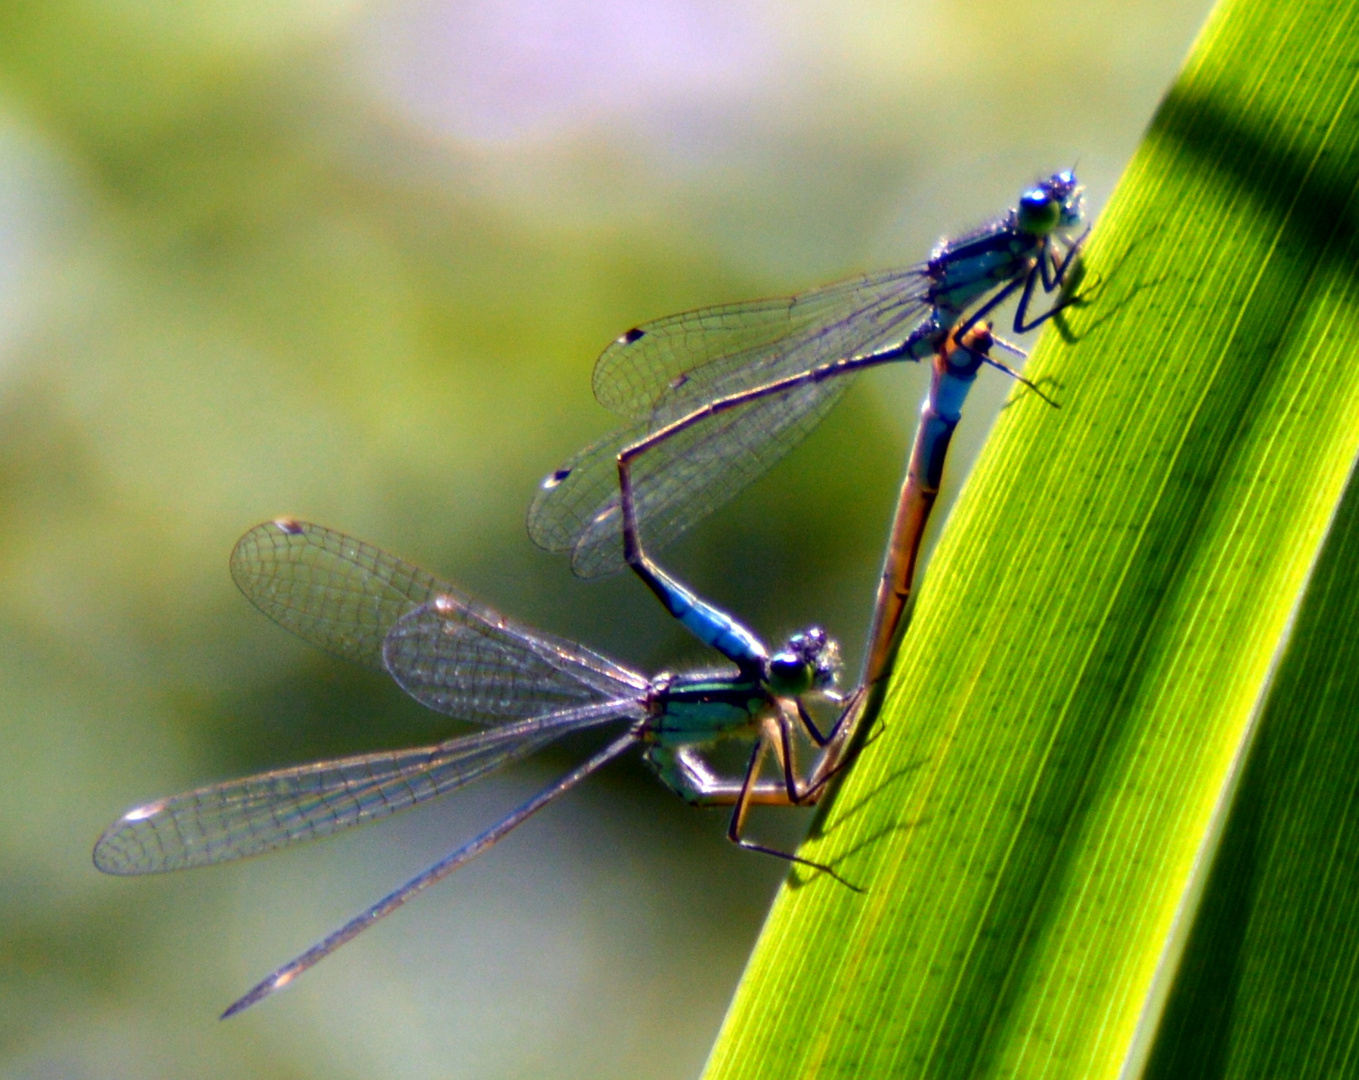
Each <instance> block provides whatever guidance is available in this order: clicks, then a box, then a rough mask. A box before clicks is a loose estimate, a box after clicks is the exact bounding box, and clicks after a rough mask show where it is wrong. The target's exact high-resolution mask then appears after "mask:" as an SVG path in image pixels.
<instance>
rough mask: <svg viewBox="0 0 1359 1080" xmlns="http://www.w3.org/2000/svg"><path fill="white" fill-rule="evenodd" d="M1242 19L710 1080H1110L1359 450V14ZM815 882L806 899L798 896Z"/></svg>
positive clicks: (1196, 875)
mask: <svg viewBox="0 0 1359 1080" xmlns="http://www.w3.org/2000/svg"><path fill="white" fill-rule="evenodd" d="M1279 10H1280V9H1279V8H1278V7H1273V8H1271V9H1269V11H1262V10H1253V9H1252V8H1251V7H1250V5H1247V4H1244V3H1237V4H1229V5H1225V6H1224V7H1223V8H1222V9H1221V10H1220V11H1219V12H1218V13H1217V14H1216V15H1215V17H1214V19H1213V21H1212V22H1211V23H1210V25H1209V27H1208V29H1207V30H1206V31H1205V33H1204V35H1203V37H1202V39H1201V41H1200V43H1199V45H1198V46H1197V48H1196V50H1195V55H1194V57H1192V58H1191V61H1190V63H1189V65H1188V67H1187V69H1186V72H1185V75H1184V77H1183V78H1182V80H1181V82H1180V83H1179V84H1178V85H1177V87H1176V88H1175V90H1174V91H1173V92H1172V94H1171V95H1170V97H1169V98H1168V100H1167V102H1166V104H1165V106H1164V107H1163V109H1162V110H1161V112H1160V113H1159V114H1158V117H1157V120H1156V121H1155V123H1154V124H1153V127H1152V130H1151V132H1150V133H1149V135H1148V138H1147V140H1146V142H1145V143H1144V146H1143V147H1142V149H1141V151H1140V152H1139V154H1138V156H1137V158H1136V160H1135V161H1134V162H1133V164H1132V166H1131V167H1130V169H1129V172H1128V175H1127V177H1126V178H1125V181H1124V183H1123V185H1122V186H1121V187H1120V190H1119V192H1118V194H1117V195H1116V197H1115V199H1114V200H1113V202H1112V204H1111V205H1110V207H1109V209H1108V211H1107V212H1106V214H1105V216H1104V219H1103V220H1102V221H1101V222H1100V227H1099V230H1098V233H1097V235H1096V236H1095V237H1094V238H1093V240H1092V243H1091V244H1090V247H1089V251H1088V254H1087V266H1088V268H1089V270H1090V271H1091V273H1090V276H1089V278H1088V280H1093V281H1096V282H1098V284H1097V285H1096V287H1095V288H1096V290H1097V291H1096V294H1095V297H1094V299H1093V301H1092V302H1091V303H1090V304H1088V305H1087V306H1086V307H1085V308H1084V309H1083V310H1081V311H1079V312H1076V313H1075V314H1073V315H1072V317H1071V318H1070V320H1069V329H1068V336H1069V337H1070V338H1071V340H1070V341H1068V342H1064V341H1062V340H1061V339H1060V338H1059V336H1058V335H1055V334H1051V333H1050V334H1049V335H1047V336H1046V337H1045V339H1044V341H1043V343H1042V346H1041V347H1040V350H1039V352H1038V354H1037V355H1036V356H1035V359H1034V364H1033V367H1032V369H1031V374H1033V375H1035V376H1037V377H1039V378H1042V379H1044V380H1046V381H1045V384H1044V385H1045V389H1047V388H1049V387H1051V388H1053V389H1054V392H1055V393H1056V395H1057V397H1058V398H1059V400H1060V401H1061V404H1062V408H1061V409H1060V410H1049V409H1046V408H1044V407H1042V406H1041V404H1040V403H1038V402H1037V401H1036V400H1035V399H1033V398H1032V397H1030V398H1027V399H1026V398H1024V396H1023V395H1019V396H1018V397H1017V399H1016V400H1015V401H1014V402H1012V404H1011V406H1010V407H1009V408H1007V410H1006V412H1005V414H1004V415H1003V416H1002V418H1001V421H1000V423H999V424H998V427H997V431H996V434H995V437H994V438H993V440H992V442H991V444H989V446H988V449H987V452H986V453H985V455H984V456H983V460H982V461H981V463H979V466H978V469H977V472H976V474H975V475H974V477H973V478H972V479H971V480H970V481H969V484H968V487H967V490H966V492H965V493H964V495H963V497H962V498H961V499H960V501H959V504H958V507H957V509H956V510H955V514H954V521H953V522H952V523H951V525H950V528H949V531H948V534H947V536H946V537H945V539H944V540H943V541H942V542H941V545H940V548H939V551H938V553H937V555H936V557H935V560H934V563H933V564H932V566H931V568H930V575H929V580H928V581H927V582H926V583H925V586H924V588H923V590H922V594H921V603H920V607H919V610H918V612H917V617H916V621H915V624H914V625H913V627H912V630H911V632H910V634H909V635H908V638H907V640H906V642H905V643H904V646H903V650H902V654H901V657H900V658H899V663H898V666H897V670H896V673H895V681H894V684H893V687H892V690H891V692H890V693H889V696H888V698H887V701H886V703H885V705H884V708H883V715H882V719H883V721H884V722H885V731H884V733H883V734H882V737H881V738H880V739H879V740H878V741H877V742H875V743H874V744H873V745H871V746H870V747H869V748H868V749H867V750H866V752H865V753H864V754H863V756H862V759H861V760H860V761H859V762H858V763H857V764H856V766H855V768H854V770H853V772H852V773H851V775H850V776H849V777H848V778H847V779H846V782H845V785H844V787H843V789H842V790H841V791H840V792H839V793H838V795H837V798H836V799H835V801H834V803H833V805H832V806H831V807H830V808H829V809H828V812H827V814H826V818H825V821H824V825H823V828H822V830H821V835H820V836H819V837H818V838H817V839H816V840H814V842H813V843H812V844H811V845H810V846H809V850H808V854H809V856H810V857H812V858H815V859H818V860H821V861H830V862H831V863H833V864H834V865H835V866H836V868H837V870H839V871H840V872H841V873H843V874H845V875H846V876H847V877H849V878H850V879H851V880H854V881H856V882H857V883H859V884H862V885H864V886H865V887H866V888H867V893H866V894H865V895H864V896H854V895H845V893H846V892H847V891H846V890H837V889H836V888H835V886H834V884H833V883H831V882H828V881H826V880H818V879H812V878H809V879H807V880H805V881H803V880H795V881H794V882H793V883H792V884H791V885H790V886H789V887H788V888H787V889H786V890H785V891H784V893H783V895H782V896H781V897H780V899H779V902H778V904H777V906H776V908H775V910H774V912H773V913H772V915H771V918H770V922H769V925H768V926H767V928H766V933H765V936H764V938H763V939H762V940H761V943H760V946H759V948H758V949H757V952H756V954H755V956H754V957H753V958H752V961H751V966H750V969H749V970H748V972H747V976H746V979H745V981H744V982H743V984H742V988H741V990H740V992H739V993H738V997H737V999H736V1001H735V1003H734V1004H733V1008H732V1012H731V1014H730V1015H729V1017H728V1021H727V1025H726V1027H725V1029H724V1032H723V1035H722V1037H721V1038H720V1040H719V1042H718V1045H717V1047H716V1048H715V1050H714V1054H713V1058H712V1060H711V1062H710V1065H709V1072H708V1075H709V1076H713V1077H720V1076H749V1075H761V1076H789V1077H794V1076H798V1077H811V1076H850V1075H875V1076H876V1075H896V1074H906V1075H913V1076H932V1077H933V1076H939V1077H945V1076H950V1077H951V1076H958V1077H980V1076H991V1075H995V1076H1014V1075H1019V1076H1025V1077H1030V1076H1042V1077H1066V1076H1071V1077H1076V1076H1081V1077H1084V1076H1114V1075H1117V1074H1118V1073H1119V1071H1120V1070H1121V1069H1122V1068H1123V1067H1124V1065H1125V1063H1126V1062H1128V1061H1129V1057H1130V1055H1133V1054H1135V1052H1136V1047H1137V1046H1138V1045H1139V1042H1138V1040H1139V1031H1141V1030H1143V1029H1145V1027H1146V1025H1147V1024H1148V1023H1150V1022H1152V1021H1153V1020H1154V1019H1155V1018H1156V1015H1157V1013H1156V1008H1155V1002H1156V1000H1157V998H1156V987H1157V985H1158V972H1163V971H1164V969H1165V965H1168V964H1173V962H1174V960H1175V959H1176V958H1177V956H1178V951H1177V945H1176V943H1177V941H1178V940H1180V938H1179V937H1178V936H1177V932H1176V928H1177V926H1179V927H1183V926H1184V925H1185V924H1186V920H1191V919H1192V917H1193V909H1192V902H1193V900H1194V898H1195V897H1196V896H1197V892H1196V889H1197V886H1198V885H1199V884H1201V882H1202V877H1203V874H1204V872H1205V866H1206V864H1207V860H1208V859H1209V858H1210V857H1211V855H1212V853H1213V850H1214V847H1213V844H1214V837H1215V835H1216V833H1215V832H1214V829H1215V826H1216V824H1217V823H1219V822H1220V819H1221V817H1222V815H1223V814H1224V813H1225V811H1226V808H1227V801H1226V800H1227V797H1228V795H1229V794H1230V792H1231V790H1232V780H1233V777H1234V776H1235V775H1236V770H1237V768H1238V765H1239V763H1240V761H1241V760H1242V758H1243V755H1244V754H1245V753H1246V751H1247V750H1248V749H1249V746H1250V739H1251V735H1252V734H1253V732H1254V730H1255V725H1256V721H1257V720H1258V717H1259V716H1260V713H1261V710H1262V708H1263V707H1264V703H1265V702H1266V700H1267V698H1268V695H1269V693H1270V688H1271V686H1272V685H1273V677H1274V673H1275V671H1276V668H1277V665H1278V664H1279V661H1280V658H1281V656H1282V655H1283V652H1284V649H1285V646H1286V645H1287V643H1288V641H1289V635H1290V633H1291V631H1292V629H1293V626H1294V621H1295V618H1296V616H1297V612H1298V608H1299V605H1300V603H1301V601H1302V598H1303V597H1304V596H1305V595H1306V591H1307V588H1308V584H1309V581H1310V579H1311V574H1312V572H1313V569H1314V567H1315V565H1316V561H1317V558H1318V555H1319V552H1320V551H1321V549H1322V546H1323V544H1324V542H1325V539H1326V536H1327V534H1328V529H1329V528H1330V526H1331V523H1332V520H1333V516H1334V512H1335V507H1336V506H1337V505H1338V504H1339V502H1340V499H1341V497H1342V494H1343V492H1344V490H1345V486H1346V483H1347V481H1348V479H1349V476H1350V471H1351V463H1352V462H1353V460H1354V458H1355V455H1356V452H1357V451H1359V370H1354V365H1351V364H1347V363H1345V361H1344V357H1345V356H1346V341H1345V336H1344V331H1345V330H1346V329H1348V328H1349V327H1352V326H1353V325H1355V314H1356V312H1359V286H1357V285H1356V280H1355V275H1354V272H1353V268H1354V267H1355V266H1359V250H1356V245H1355V242H1354V236H1355V230H1354V228H1353V224H1352V221H1353V214H1354V210H1353V204H1354V199H1355V195H1356V186H1355V178H1356V177H1359V103H1357V102H1356V85H1359V83H1357V82H1356V71H1355V66H1354V64H1353V62H1352V61H1351V60H1350V58H1351V57H1352V56H1354V55H1356V52H1359V50H1357V49H1356V45H1357V44H1359V27H1357V25H1356V23H1357V19H1356V9H1355V7H1354V6H1353V5H1348V6H1343V7H1340V8H1337V7H1327V8H1325V9H1324V10H1323V9H1321V8H1319V7H1311V8H1309V7H1307V6H1306V5H1294V6H1291V7H1289V8H1288V11H1289V14H1290V16H1291V18H1289V17H1282V18H1281V17H1280V16H1279V14H1278V13H1279ZM796 878H797V875H795V879H796Z"/></svg>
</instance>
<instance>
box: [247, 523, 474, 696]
mask: <svg viewBox="0 0 1359 1080" xmlns="http://www.w3.org/2000/svg"><path fill="white" fill-rule="evenodd" d="M231 576H232V577H233V578H234V579H235V581H236V585H237V586H238V587H239V588H240V590H241V592H243V593H245V595H246V598H247V599H248V600H249V601H250V602H251V603H252V604H254V605H255V606H256V607H257V608H259V609H260V610H261V611H262V612H264V613H265V614H266V615H268V616H269V618H271V619H273V620H274V622H276V623H278V624H279V626H281V627H283V628H284V629H285V630H291V631H292V632H293V633H294V634H296V635H297V636H298V637H300V638H303V639H304V640H306V641H309V642H311V643H312V644H313V645H315V646H317V647H318V648H321V649H324V650H326V652H330V653H334V654H335V655H336V656H342V657H344V658H345V659H346V660H353V661H354V662H355V663H359V664H364V665H366V666H368V667H372V668H378V669H379V670H381V669H382V640H383V638H385V637H386V636H387V631H388V630H390V629H391V628H392V624H393V623H395V622H396V620H397V619H399V618H400V617H401V616H402V615H404V614H405V613H406V612H407V611H409V610H410V609H411V608H413V607H415V606H417V605H418V604H423V603H424V602H425V601H426V600H429V599H430V598H431V597H433V596H436V595H439V594H450V595H451V594H453V593H456V592H457V590H456V589H455V588H454V587H453V586H452V585H450V584H448V583H447V582H445V581H440V580H439V579H438V578H436V577H435V576H434V575H433V574H430V573H426V572H425V571H424V570H421V569H420V568H419V567H418V566H412V565H411V564H410V563H408V562H405V561H404V560H402V559H398V558H397V557H396V556H395V555H388V554H387V553H386V552H385V551H382V550H381V549H380V548H376V547H374V546H373V545H372V544H365V543H364V542H363V541H362V540H355V539H354V538H353V537H352V536H345V535H344V533H339V532H336V531H335V530H333V529H327V528H325V527H324V526H322V525H311V524H309V523H307V522H305V521H295V520H293V519H291V518H279V519H278V520H276V521H266V522H265V523H264V524H262V525H256V526H255V527H254V528H253V529H251V530H250V531H249V532H248V533H246V534H245V535H244V536H242V537H241V538H240V540H238V541H237V542H236V547H235V549H234V550H233V551H232V552H231Z"/></svg>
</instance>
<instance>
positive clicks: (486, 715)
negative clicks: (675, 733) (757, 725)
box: [383, 595, 648, 723]
mask: <svg viewBox="0 0 1359 1080" xmlns="http://www.w3.org/2000/svg"><path fill="white" fill-rule="evenodd" d="M383 657H384V659H385V661H386V664H387V670H388V671H389V672H390V673H391V676H392V678H394V679H395V680H396V681H397V683H398V684H399V685H400V686H401V688H402V689H403V690H405V691H406V692H407V693H408V694H410V695H411V697H413V698H415V700H416V701H418V702H420V703H421V704H422V705H424V706H426V707H428V708H431V709H434V710H436V711H438V712H441V713H446V714H448V715H449V716H456V717H458V718H460V719H463V720H472V721H474V722H477V723H497V722H501V721H503V719H504V718H505V717H532V716H539V715H542V714H543V713H546V712H550V711H556V710H560V709H570V708H580V707H585V706H589V705H597V704H601V703H608V702H612V701H617V700H620V699H625V698H640V697H641V696H642V695H644V694H645V693H646V692H647V689H648V683H647V680H645V679H644V678H642V676H640V675H638V674H636V673H635V672H631V671H628V670H627V669H626V668H623V667H621V666H619V665H617V664H614V663H613V662H612V661H610V660H607V659H606V658H604V657H602V656H600V655H598V654H597V653H594V652H591V651H590V650H588V649H586V648H584V647H582V646H580V645H576V644H573V643H572V642H569V641H564V640H562V639H561V638H556V637H552V636H551V635H548V634H544V633H542V632H541V631H537V630H532V629H530V628H528V627H526V626H521V625H519V624H517V623H514V622H512V621H510V620H509V619H506V618H504V617H503V616H500V615H497V614H496V613H495V612H493V611H491V610H490V609H489V608H487V607H485V606H484V605H481V604H478V603H476V602H475V601H471V600H468V599H467V598H466V597H459V596H453V595H441V596H439V597H436V598H435V599H434V600H433V601H431V602H430V603H428V604H422V605H420V606H419V607H417V608H414V609H413V610H411V611H410V612H408V613H407V614H405V615H404V616H402V617H401V618H400V619H399V620H397V623H396V625H395V626H393V627H392V630H391V632H390V633H389V634H388V635H387V640H386V643H385V645H384V647H383Z"/></svg>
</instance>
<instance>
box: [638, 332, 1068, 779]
mask: <svg viewBox="0 0 1359 1080" xmlns="http://www.w3.org/2000/svg"><path fill="white" fill-rule="evenodd" d="M997 343H999V344H1000V345H1002V346H1003V347H1004V348H1006V349H1008V350H1010V351H1012V352H1014V353H1016V354H1017V355H1020V356H1022V355H1023V353H1022V352H1021V351H1020V350H1019V349H1017V348H1016V347H1015V346H1013V345H1010V344H1009V343H1007V342H1000V341H998V339H997V338H995V336H994V335H993V334H992V332H991V325H990V324H989V323H986V322H983V323H975V324H973V325H972V326H970V327H968V328H967V329H962V328H959V332H956V333H948V334H943V335H940V336H939V338H938V340H937V346H936V351H935V354H934V360H933V364H932V372H931V377H930V388H929V392H928V394H927V395H926V397H925V401H924V403H923V405H922V407H921V411H920V422H919V424H918V426H917V428H916V436H915V443H914V446H913V449H912V452H911V457H910V460H909V463H908V466H907V470H906V478H905V480H904V482H903V483H902V486H901V494H900V496H899V497H898V501H897V509H896V514H895V516H894V519H893V522H892V529H891V532H890V534H889V538H888V543H887V551H886V554H885V556H884V559H883V568H882V574H881V577H880V579H879V582H878V592H877V598H876V601H875V603H874V608H873V618H872V622H871V624H870V627H869V632H868V640H867V644H866V647H865V651H864V662H863V674H862V676H861V678H860V681H859V685H858V687H857V688H856V689H855V691H854V693H852V694H851V695H850V696H849V698H848V700H847V702H846V705H845V708H844V709H843V710H842V712H841V714H840V717H839V718H838V720H837V721H836V723H835V725H834V726H833V727H832V728H831V729H830V731H829V733H828V734H827V735H826V736H825V737H824V739H823V738H819V737H818V738H817V742H818V745H821V746H823V747H824V748H825V752H824V753H823V754H822V756H821V759H820V761H819V763H818V766H817V771H816V772H815V773H814V774H813V782H814V783H815V784H816V785H817V786H818V787H820V786H821V785H822V784H824V783H825V782H826V781H827V780H829V778H830V777H831V776H832V775H833V774H834V772H835V771H837V770H838V769H839V768H840V767H841V765H842V764H843V762H844V761H845V760H846V757H845V756H846V754H847V753H848V752H849V751H850V748H851V746H852V744H853V741H854V737H855V734H856V732H857V728H858V726H859V723H860V720H861V719H862V717H863V715H864V713H865V710H866V709H867V707H868V705H869V703H870V701H871V700H872V699H873V697H874V695H875V694H876V691H877V690H878V688H879V683H880V682H881V680H882V679H883V677H884V676H885V675H886V674H887V672H888V668H889V667H890V665H891V662H892V659H893V657H894V656H895V654H896V649H897V646H898V645H899V643H900V640H901V635H902V633H903V632H904V630H905V615H906V611H907V608H908V605H909V602H910V597H911V591H912V586H913V582H914V578H915V567H916V559H917V557H918V555H919V552H920V545H921V541H922V540H923V538H924V534H925V527H926V525H927V524H928V522H929V517H930V512H931V511H932V510H933V508H934V503H935V500H936V498H937V497H938V494H939V484H940V481H941V479H942V477H943V471H944V460H945V457H946V456H947V454H948V447H949V443H950V442H951V441H952V438H953V432H954V430H955V429H956V428H957V426H958V422H959V421H960V420H961V418H962V408H963V404H964V402H965V401H966V399H967V395H968V393H969V392H970V390H971V389H972V384H973V383H974V382H975V381H976V378H977V372H978V371H980V369H981V367H982V366H983V365H984V364H989V365H991V366H993V367H996V368H999V369H1001V370H1002V371H1004V372H1006V373H1007V374H1008V375H1010V376H1011V377H1012V378H1014V379H1016V380H1018V381H1019V382H1021V383H1023V384H1024V385H1025V386H1027V387H1029V388H1030V389H1031V390H1033V391H1034V392H1035V393H1037V394H1038V395H1039V396H1040V397H1042V398H1043V400H1045V401H1047V400H1049V399H1048V398H1047V397H1046V396H1045V395H1043V394H1042V392H1041V391H1040V390H1038V388H1037V387H1036V386H1034V384H1033V383H1031V382H1029V381H1028V380H1027V379H1025V378H1024V377H1023V376H1021V375H1020V374H1019V373H1018V372H1016V371H1014V370H1013V369H1012V368H1010V367H1009V366H1007V365H1006V364H1003V363H1001V362H1000V361H999V360H996V359H994V358H992V357H991V355H990V351H991V349H992V347H993V346H994V345H996V344H997ZM655 445H656V440H654V439H653V440H644V441H643V443H641V444H638V445H636V446H633V447H629V448H627V449H626V450H624V451H623V452H622V453H620V454H619V455H618V490H619V505H620V512H621V517H622V523H623V557H624V560H625V562H626V563H627V564H628V565H629V566H630V567H632V569H633V571H634V572H635V573H636V574H637V575H638V576H639V577H640V578H641V579H642V580H643V581H644V582H645V583H646V584H647V585H648V586H649V587H650V588H651V590H652V591H653V592H654V593H655V594H656V595H657V597H659V599H660V600H661V603H662V604H664V605H665V607H666V610H668V611H669V612H670V614H671V615H672V616H674V617H675V618H677V619H679V620H680V621H681V622H682V623H684V625H686V626H687V627H688V628H689V629H690V630H691V631H692V632H693V633H695V634H696V635H697V636H698V637H699V638H700V640H703V641H705V642H706V643H708V644H710V645H714V646H716V647H719V648H720V647H721V646H720V645H719V644H718V643H719V641H722V640H724V639H725V638H727V637H730V635H731V634H732V632H733V631H732V629H731V628H729V627H727V626H726V625H725V624H724V623H723V622H722V621H721V620H722V619H726V618H728V617H727V616H726V615H725V613H722V612H716V613H715V615H710V614H707V611H709V610H711V609H707V608H705V607H704V606H703V605H702V602H701V601H700V602H695V601H694V599H693V597H692V596H691V594H689V593H688V592H687V590H684V589H683V588H682V586H680V585H679V584H678V583H677V582H676V581H674V579H673V578H671V577H670V576H669V575H668V574H667V573H666V572H665V571H664V570H662V569H661V568H660V567H659V566H658V565H657V564H656V563H655V561H654V560H653V559H652V558H651V557H650V556H649V555H647V553H646V551H645V550H644V545H643V542H642V538H641V535H640V531H639V529H638V523H637V512H636V503H635V499H634V495H633V485H632V470H633V467H634V466H635V463H636V461H637V460H638V456H639V455H640V454H642V453H644V452H645V451H646V450H647V449H649V448H650V447H653V446H655ZM738 629H739V627H738ZM807 726H808V730H809V731H811V732H814V733H815V735H816V736H819V732H815V728H814V726H811V725H807Z"/></svg>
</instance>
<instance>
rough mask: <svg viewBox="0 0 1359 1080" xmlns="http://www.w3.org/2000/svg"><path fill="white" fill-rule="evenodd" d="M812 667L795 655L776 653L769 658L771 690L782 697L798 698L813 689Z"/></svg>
mask: <svg viewBox="0 0 1359 1080" xmlns="http://www.w3.org/2000/svg"><path fill="white" fill-rule="evenodd" d="M813 682H814V678H813V673H812V665H811V664H809V663H807V661H806V660H804V659H802V657H800V656H796V655H794V654H793V653H788V652H781V653H775V654H774V655H773V656H771V657H770V658H769V688H770V689H771V690H773V691H774V693H776V694H779V695H780V696H787V697H797V695H798V694H805V693H806V692H807V691H808V690H810V689H811V688H812V684H813Z"/></svg>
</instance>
